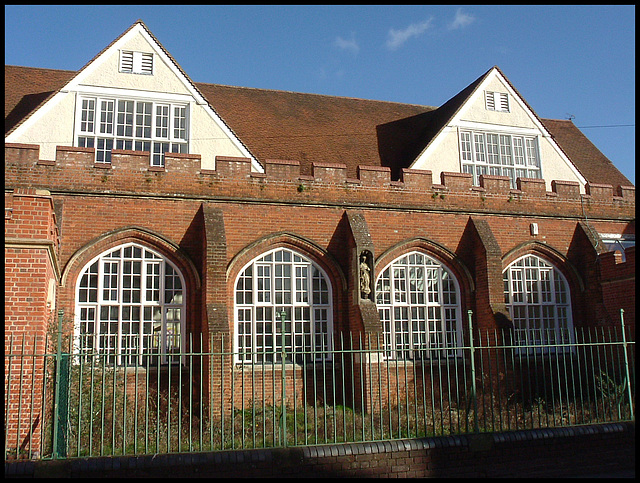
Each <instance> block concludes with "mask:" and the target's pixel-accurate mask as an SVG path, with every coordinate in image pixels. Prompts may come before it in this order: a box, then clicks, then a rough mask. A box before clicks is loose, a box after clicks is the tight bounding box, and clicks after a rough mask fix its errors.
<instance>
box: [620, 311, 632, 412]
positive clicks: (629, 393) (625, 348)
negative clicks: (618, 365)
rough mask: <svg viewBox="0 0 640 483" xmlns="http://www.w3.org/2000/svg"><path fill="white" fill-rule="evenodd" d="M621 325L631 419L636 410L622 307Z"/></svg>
mask: <svg viewBox="0 0 640 483" xmlns="http://www.w3.org/2000/svg"><path fill="white" fill-rule="evenodd" d="M620 325H621V327H622V347H623V352H624V370H625V376H626V380H627V396H628V397H629V413H630V416H631V419H635V415H634V410H633V396H632V393H631V376H630V374H629V354H628V352H627V351H628V349H627V336H626V329H625V325H624V309H620Z"/></svg>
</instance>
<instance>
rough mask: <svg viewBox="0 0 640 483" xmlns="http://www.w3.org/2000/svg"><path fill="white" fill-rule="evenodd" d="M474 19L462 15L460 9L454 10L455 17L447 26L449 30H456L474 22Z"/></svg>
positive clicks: (470, 16)
mask: <svg viewBox="0 0 640 483" xmlns="http://www.w3.org/2000/svg"><path fill="white" fill-rule="evenodd" d="M475 19H476V18H475V17H474V16H473V15H470V14H468V13H464V12H463V11H462V9H461V8H459V9H458V10H456V16H455V17H454V19H453V21H452V22H451V23H450V24H449V30H456V29H461V28H464V27H466V26H467V25H469V24H471V23H473V22H474V21H475Z"/></svg>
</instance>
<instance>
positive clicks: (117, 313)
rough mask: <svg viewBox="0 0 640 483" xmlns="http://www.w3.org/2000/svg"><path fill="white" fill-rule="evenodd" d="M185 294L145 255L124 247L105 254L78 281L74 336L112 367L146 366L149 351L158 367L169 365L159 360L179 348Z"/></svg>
mask: <svg viewBox="0 0 640 483" xmlns="http://www.w3.org/2000/svg"><path fill="white" fill-rule="evenodd" d="M163 273H164V274H165V278H164V280H162V278H161V277H162V274H163ZM163 287H164V294H165V298H166V299H167V300H162V297H161V293H162V292H161V291H162V290H163ZM98 290H100V292H99V293H98ZM183 292H184V288H183V284H182V278H181V276H180V274H179V272H178V271H177V270H176V269H175V268H174V267H173V266H172V265H170V264H169V263H168V262H167V261H166V260H165V259H164V258H162V257H161V256H159V255H157V254H155V253H153V252H151V251H150V250H149V249H146V248H144V247H142V246H139V245H136V244H126V245H122V246H120V247H116V248H115V249H111V250H109V251H108V252H105V253H104V254H102V255H101V256H100V257H98V259H97V260H96V261H95V262H93V263H91V264H90V265H88V266H87V267H86V268H85V269H84V270H83V271H82V273H81V276H80V278H79V281H78V300H77V304H76V313H78V314H79V321H80V323H79V324H78V329H77V330H78V331H79V335H81V336H82V335H83V334H87V335H86V336H85V337H84V342H81V347H85V348H86V347H94V348H95V350H97V351H100V352H104V353H107V354H109V359H108V361H109V363H110V364H145V363H146V361H148V360H149V359H147V357H148V355H149V354H150V353H151V351H152V350H153V351H154V353H155V354H156V355H154V356H153V357H154V359H153V360H154V361H156V363H157V362H162V363H166V362H168V360H167V357H166V356H162V357H161V359H158V358H157V354H158V351H161V349H162V350H165V349H166V350H170V351H171V350H177V349H178V348H179V347H180V343H181V342H180V334H181V324H182V323H183V315H184V300H183ZM96 316H97V321H96V318H95V317H96ZM90 334H95V336H96V337H95V338H91V337H93V336H91V337H89V335H90ZM82 344H84V345H82ZM85 353H86V352H85ZM174 362H178V359H175V361H174Z"/></svg>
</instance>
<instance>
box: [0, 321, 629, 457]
mask: <svg viewBox="0 0 640 483" xmlns="http://www.w3.org/2000/svg"><path fill="white" fill-rule="evenodd" d="M468 316H469V318H468V329H467V333H466V336H465V337H466V340H465V341H464V343H458V344H457V345H456V347H455V350H452V348H451V347H428V348H425V349H422V350H416V351H413V352H412V353H410V355H411V357H412V359H411V360H402V361H399V360H390V359H388V358H386V357H385V351H384V347H383V342H384V338H383V336H382V335H381V334H360V335H356V334H349V335H346V336H343V335H339V336H337V337H336V338H335V340H334V341H333V347H331V348H324V349H322V350H319V349H315V348H314V349H310V350H301V349H297V348H293V347H287V348H283V347H278V348H276V349H274V350H273V351H260V353H259V354H258V355H259V356H260V360H270V361H272V362H270V363H260V364H256V363H254V364H248V363H239V362H238V360H239V359H240V358H239V357H238V355H237V354H235V353H234V352H233V351H232V350H228V348H230V347H231V346H232V341H231V340H229V339H228V337H227V338H225V337H223V336H219V337H212V338H210V339H204V338H201V337H197V338H193V337H192V338H188V340H186V341H184V344H183V346H184V350H183V351H182V352H171V353H160V352H157V351H156V352H136V351H135V350H133V349H131V348H129V349H128V350H127V351H126V354H125V353H124V352H116V351H111V352H109V353H108V354H105V353H104V352H95V351H88V350H86V349H85V350H83V351H79V350H78V347H81V346H82V344H81V343H80V341H79V340H77V339H74V338H72V337H67V338H64V337H62V335H61V333H57V334H55V335H53V336H52V337H51V338H50V339H37V338H33V337H29V336H28V335H27V334H7V335H6V336H5V460H10V459H15V458H30V459H35V458H53V459H58V458H74V457H90V456H105V455H125V454H130V455H140V454H158V453H179V452H203V451H216V450H223V449H225V450H226V449H249V448H264V447H281V446H301V445H316V444H327V443H341V442H357V441H379V440H390V439H401V438H419V437H426V436H439V435H451V434H465V433H477V432H493V431H510V430H521V429H535V428H553V427H564V426H574V425H583V424H594V423H600V422H616V421H630V420H634V418H635V416H634V404H635V365H634V361H635V357H634V351H635V342H634V341H632V340H631V338H632V337H631V334H630V330H629V328H628V327H627V328H625V326H624V318H623V313H622V312H621V314H620V316H621V320H620V321H621V324H620V326H619V327H598V328H579V329H576V330H574V331H572V332H571V333H560V334H559V333H556V332H553V333H545V334H540V337H536V340H535V341H531V342H530V343H529V341H527V340H526V339H525V340H522V339H521V338H520V339H518V338H517V337H518V335H519V334H516V333H514V332H513V331H509V330H505V331H481V330H477V329H474V328H473V325H472V314H471V313H469V314H468ZM543 335H544V337H543ZM520 337H522V335H521V334H520ZM539 340H544V341H546V342H547V343H546V344H545V345H540V344H539V343H538V342H537V341H539ZM549 341H554V343H550V342H549ZM247 359H250V360H253V358H247ZM117 361H120V362H122V363H123V364H121V365H115V363H116V362H117ZM125 362H126V363H127V364H124V363H125Z"/></svg>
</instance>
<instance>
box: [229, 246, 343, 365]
mask: <svg viewBox="0 0 640 483" xmlns="http://www.w3.org/2000/svg"><path fill="white" fill-rule="evenodd" d="M332 290H333V289H332V286H331V281H330V279H329V277H328V276H327V274H326V272H325V271H324V270H323V269H322V268H321V267H320V266H319V265H317V264H316V263H315V262H313V261H312V260H310V259H309V258H308V257H306V256H305V255H303V254H302V253H299V252H297V251H295V250H292V249H289V248H282V247H280V248H275V249H272V250H269V251H267V252H265V253H263V254H261V255H260V256H258V257H256V258H254V259H253V260H252V261H251V262H249V263H248V264H246V265H245V266H244V267H243V268H242V270H241V271H240V274H239V275H238V277H237V278H236V280H235V284H234V314H235V320H234V327H235V331H234V361H235V363H237V364H271V363H281V362H282V358H281V355H282V344H283V337H284V346H285V351H286V359H285V361H287V362H291V360H292V359H291V357H292V354H293V353H295V362H296V363H300V362H301V361H302V360H304V361H306V362H320V361H330V360H332V353H331V351H332V349H333V293H332ZM282 311H284V312H285V313H286V316H285V323H284V327H283V326H282V321H281V315H280V314H281V313H282ZM292 318H293V320H292ZM283 330H284V334H283Z"/></svg>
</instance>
